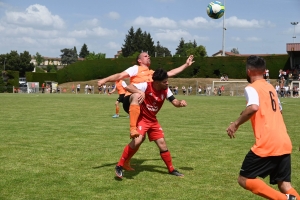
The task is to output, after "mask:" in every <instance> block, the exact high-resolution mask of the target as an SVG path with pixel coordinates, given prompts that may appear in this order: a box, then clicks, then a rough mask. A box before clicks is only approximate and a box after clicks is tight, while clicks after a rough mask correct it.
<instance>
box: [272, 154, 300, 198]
mask: <svg viewBox="0 0 300 200" xmlns="http://www.w3.org/2000/svg"><path fill="white" fill-rule="evenodd" d="M278 159H279V161H278V167H277V169H276V170H275V171H274V172H272V173H271V174H270V183H271V184H275V183H277V185H278V189H279V190H280V191H281V192H282V193H284V194H291V195H293V196H295V197H296V198H297V199H300V196H299V193H298V192H297V191H296V190H295V189H294V188H293V187H292V184H291V173H292V170H291V155H290V154H286V155H282V156H279V158H278Z"/></svg>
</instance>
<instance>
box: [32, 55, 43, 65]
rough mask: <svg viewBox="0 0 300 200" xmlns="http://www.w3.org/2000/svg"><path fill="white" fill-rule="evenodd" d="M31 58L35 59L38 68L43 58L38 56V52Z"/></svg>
mask: <svg viewBox="0 0 300 200" xmlns="http://www.w3.org/2000/svg"><path fill="white" fill-rule="evenodd" d="M33 58H34V59H35V61H36V65H37V66H40V65H41V63H43V62H44V58H43V56H42V55H41V54H39V52H36V54H35V56H33Z"/></svg>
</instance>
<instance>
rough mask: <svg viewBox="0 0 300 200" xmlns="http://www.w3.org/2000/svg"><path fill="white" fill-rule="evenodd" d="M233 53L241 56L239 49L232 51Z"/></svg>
mask: <svg viewBox="0 0 300 200" xmlns="http://www.w3.org/2000/svg"><path fill="white" fill-rule="evenodd" d="M231 53H234V54H240V52H239V50H238V49H237V48H233V49H231Z"/></svg>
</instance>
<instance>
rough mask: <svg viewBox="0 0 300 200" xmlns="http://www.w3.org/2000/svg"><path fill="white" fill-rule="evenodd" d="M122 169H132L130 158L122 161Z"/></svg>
mask: <svg viewBox="0 0 300 200" xmlns="http://www.w3.org/2000/svg"><path fill="white" fill-rule="evenodd" d="M123 169H125V170H126V171H134V169H133V168H132V167H131V166H130V160H126V161H125V162H124V165H123Z"/></svg>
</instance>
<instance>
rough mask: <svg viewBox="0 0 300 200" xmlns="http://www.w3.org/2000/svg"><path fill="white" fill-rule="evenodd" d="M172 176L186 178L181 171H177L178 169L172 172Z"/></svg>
mask: <svg viewBox="0 0 300 200" xmlns="http://www.w3.org/2000/svg"><path fill="white" fill-rule="evenodd" d="M170 174H171V175H174V176H179V177H184V175H183V174H181V173H179V171H177V170H176V169H174V170H173V171H172V172H170Z"/></svg>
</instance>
